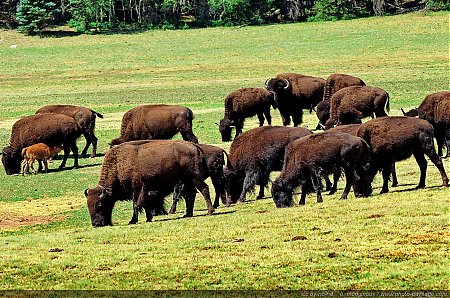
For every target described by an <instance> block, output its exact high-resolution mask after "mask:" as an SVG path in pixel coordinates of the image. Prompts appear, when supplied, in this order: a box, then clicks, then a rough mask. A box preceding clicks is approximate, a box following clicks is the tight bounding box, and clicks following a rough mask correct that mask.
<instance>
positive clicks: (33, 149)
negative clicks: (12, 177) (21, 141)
mask: <svg viewBox="0 0 450 298" xmlns="http://www.w3.org/2000/svg"><path fill="white" fill-rule="evenodd" d="M62 149H63V148H62V146H61V145H56V146H47V145H46V144H44V143H37V144H34V145H31V146H29V147H25V148H23V149H22V156H23V161H22V175H24V176H25V175H26V174H27V173H28V172H29V170H30V168H31V169H32V170H33V171H32V172H33V174H36V170H35V169H34V167H33V164H34V162H35V161H36V160H40V161H41V160H42V161H43V163H44V167H45V172H48V160H49V159H50V158H52V156H54V155H55V154H58V153H59V152H60V151H61V150H62Z"/></svg>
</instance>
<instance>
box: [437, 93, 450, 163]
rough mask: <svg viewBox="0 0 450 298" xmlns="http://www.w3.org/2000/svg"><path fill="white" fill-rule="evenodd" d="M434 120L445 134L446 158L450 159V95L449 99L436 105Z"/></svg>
mask: <svg viewBox="0 0 450 298" xmlns="http://www.w3.org/2000/svg"><path fill="white" fill-rule="evenodd" d="M434 119H435V121H436V127H437V129H438V130H439V131H440V132H441V133H442V132H443V135H444V140H445V141H444V142H445V146H446V147H447V154H446V155H445V157H448V155H449V152H448V151H449V150H448V148H450V93H449V96H448V97H447V98H445V99H442V100H441V101H440V102H438V104H437V105H436V111H435V113H434ZM441 151H442V148H441ZM441 153H442V152H441Z"/></svg>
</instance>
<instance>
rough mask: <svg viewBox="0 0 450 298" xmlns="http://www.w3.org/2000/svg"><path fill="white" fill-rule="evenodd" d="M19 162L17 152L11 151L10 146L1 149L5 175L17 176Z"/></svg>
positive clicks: (20, 159)
mask: <svg viewBox="0 0 450 298" xmlns="http://www.w3.org/2000/svg"><path fill="white" fill-rule="evenodd" d="M21 161H22V156H21V154H20V152H19V151H16V150H13V149H12V148H11V147H10V146H8V147H5V148H3V151H2V163H3V167H5V171H6V175H13V174H19V172H20V162H21Z"/></svg>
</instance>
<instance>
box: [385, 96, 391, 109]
mask: <svg viewBox="0 0 450 298" xmlns="http://www.w3.org/2000/svg"><path fill="white" fill-rule="evenodd" d="M386 94H387V101H386V111H387V112H388V113H389V112H390V111H391V108H390V106H389V93H387V92H386Z"/></svg>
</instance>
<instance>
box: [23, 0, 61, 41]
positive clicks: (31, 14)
mask: <svg viewBox="0 0 450 298" xmlns="http://www.w3.org/2000/svg"><path fill="white" fill-rule="evenodd" d="M56 13H58V9H57V8H56V4H55V3H54V2H51V1H44V0H21V1H20V2H19V6H18V8H17V14H16V18H17V21H18V23H19V30H21V31H22V32H25V33H27V34H35V33H39V32H41V30H42V29H44V28H45V27H46V26H47V25H48V24H49V22H50V21H51V20H52V18H53V17H54V15H55V14H56Z"/></svg>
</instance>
